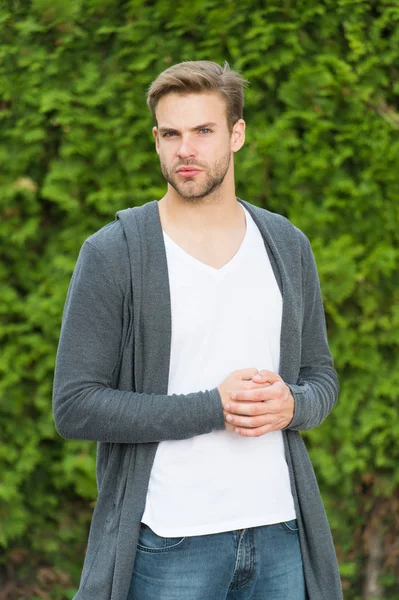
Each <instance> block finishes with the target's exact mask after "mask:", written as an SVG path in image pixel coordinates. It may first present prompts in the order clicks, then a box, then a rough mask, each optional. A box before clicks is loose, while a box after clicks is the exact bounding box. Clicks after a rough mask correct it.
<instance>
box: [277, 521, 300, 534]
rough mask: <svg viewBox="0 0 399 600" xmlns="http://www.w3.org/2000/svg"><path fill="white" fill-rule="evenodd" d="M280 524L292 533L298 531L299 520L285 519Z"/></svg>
mask: <svg viewBox="0 0 399 600" xmlns="http://www.w3.org/2000/svg"><path fill="white" fill-rule="evenodd" d="M280 525H281V526H282V527H283V528H284V529H285V530H286V531H289V532H291V533H298V522H297V520H296V519H291V521H283V523H280Z"/></svg>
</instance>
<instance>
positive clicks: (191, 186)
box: [161, 152, 231, 202]
mask: <svg viewBox="0 0 399 600" xmlns="http://www.w3.org/2000/svg"><path fill="white" fill-rule="evenodd" d="M230 160H231V153H230V152H228V153H226V154H225V155H224V156H222V157H221V158H220V159H219V160H218V161H216V162H215V164H214V165H213V167H212V168H210V167H209V165H208V164H206V163H200V162H198V161H197V162H193V161H186V162H181V163H179V164H178V165H174V166H173V167H172V168H171V169H168V168H167V166H166V165H165V163H164V162H162V160H161V171H162V175H163V176H164V178H165V179H166V181H167V182H168V183H170V185H171V186H172V187H173V188H174V189H175V190H176V192H177V193H178V194H179V195H180V196H181V197H182V198H183V199H184V200H189V201H192V202H193V201H194V202H200V201H202V200H204V199H206V198H207V197H208V196H211V195H212V196H215V192H217V190H218V189H219V188H220V186H221V185H222V183H223V181H224V178H225V177H226V174H227V171H228V169H229V166H230ZM188 166H195V167H198V168H199V169H202V171H203V174H204V175H205V181H203V182H202V183H199V182H197V181H196V180H195V178H192V179H187V180H186V181H182V182H179V181H178V179H177V177H178V175H177V173H176V169H178V168H179V167H188ZM203 174H201V175H199V176H198V177H202V175H203Z"/></svg>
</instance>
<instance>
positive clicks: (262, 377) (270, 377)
mask: <svg viewBox="0 0 399 600" xmlns="http://www.w3.org/2000/svg"><path fill="white" fill-rule="evenodd" d="M252 379H254V381H256V382H257V383H259V382H261V381H262V382H265V381H268V382H270V383H273V382H275V381H280V380H281V377H280V375H278V374H277V373H273V371H268V370H267V369H262V370H261V371H259V373H256V375H254V376H253V378H252Z"/></svg>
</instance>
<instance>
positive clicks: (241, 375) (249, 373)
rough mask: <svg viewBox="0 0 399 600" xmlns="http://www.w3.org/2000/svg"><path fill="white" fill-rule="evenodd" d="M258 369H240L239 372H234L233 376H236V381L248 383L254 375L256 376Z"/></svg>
mask: <svg viewBox="0 0 399 600" xmlns="http://www.w3.org/2000/svg"><path fill="white" fill-rule="evenodd" d="M257 372H258V369H255V368H253V369H240V370H239V371H235V374H236V375H237V379H241V380H242V381H248V380H251V379H252V377H255V375H256V374H257Z"/></svg>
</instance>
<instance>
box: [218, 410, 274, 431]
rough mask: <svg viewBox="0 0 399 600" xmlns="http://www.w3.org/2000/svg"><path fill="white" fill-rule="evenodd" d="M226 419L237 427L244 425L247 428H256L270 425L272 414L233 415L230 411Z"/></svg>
mask: <svg viewBox="0 0 399 600" xmlns="http://www.w3.org/2000/svg"><path fill="white" fill-rule="evenodd" d="M226 421H227V422H228V423H230V424H231V425H234V426H235V427H244V428H245V429H254V428H255V427H263V426H264V425H270V415H258V416H253V417H247V416H241V415H232V414H231V413H228V415H227V416H226Z"/></svg>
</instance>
